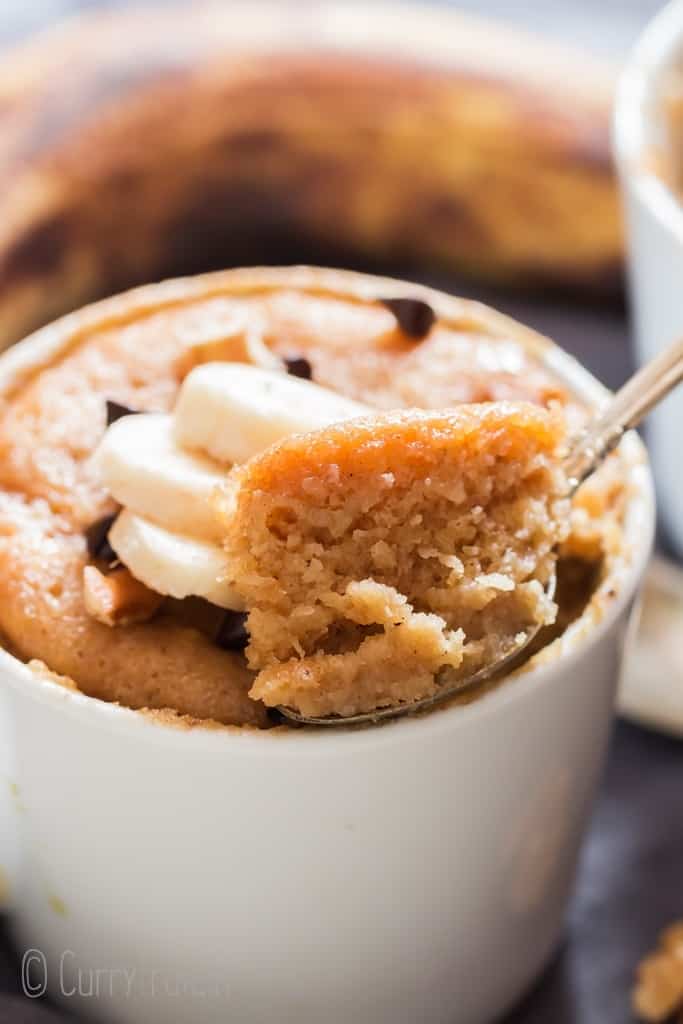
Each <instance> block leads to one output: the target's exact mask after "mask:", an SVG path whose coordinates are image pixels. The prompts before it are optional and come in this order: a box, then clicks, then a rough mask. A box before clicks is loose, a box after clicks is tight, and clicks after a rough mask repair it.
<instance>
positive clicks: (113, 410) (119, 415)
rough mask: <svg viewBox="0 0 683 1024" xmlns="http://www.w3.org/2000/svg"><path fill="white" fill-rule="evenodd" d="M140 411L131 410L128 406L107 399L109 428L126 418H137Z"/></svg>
mask: <svg viewBox="0 0 683 1024" xmlns="http://www.w3.org/2000/svg"><path fill="white" fill-rule="evenodd" d="M140 411H141V410H140V409H129V408H128V406H127V405H121V403H120V402H112V401H110V400H109V399H107V426H108V427H110V426H111V425H112V423H116V421H117V420H120V419H123V417H124V416H137V414H138V413H139V412H140Z"/></svg>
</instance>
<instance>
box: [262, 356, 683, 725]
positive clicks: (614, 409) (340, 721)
mask: <svg viewBox="0 0 683 1024" xmlns="http://www.w3.org/2000/svg"><path fill="white" fill-rule="evenodd" d="M681 380H683V339H681V340H680V341H677V342H675V343H674V344H673V345H671V346H670V347H669V348H667V349H665V350H664V351H663V352H661V353H660V354H659V355H658V356H656V358H655V359H653V360H651V362H649V363H648V364H647V365H646V366H644V367H643V368H642V369H641V370H639V371H638V372H637V373H636V374H634V376H633V377H631V379H630V380H629V381H627V383H626V384H624V386H623V387H622V388H621V390H619V391H618V392H617V393H616V395H614V397H613V398H612V400H611V401H610V402H609V403H608V404H607V406H606V407H605V408H604V409H603V410H602V411H601V412H599V413H597V415H596V416H595V417H594V418H593V419H592V420H591V421H590V422H589V423H588V424H587V426H586V427H585V428H584V429H583V430H582V432H581V433H580V434H579V435H578V436H577V437H576V438H574V441H573V442H572V444H571V447H570V450H569V453H568V454H567V456H566V457H565V460H564V467H563V468H564V472H565V475H566V477H567V481H568V484H569V494H570V496H571V495H573V494H574V493H575V492H576V491H577V489H578V488H579V487H580V486H581V484H582V483H583V482H584V480H586V478H587V477H589V476H590V475H591V474H592V473H593V472H594V471H595V470H596V469H597V468H598V466H599V465H600V464H601V463H602V461H603V460H604V459H605V457H606V456H607V455H609V453H610V452H611V451H612V450H613V449H614V448H616V446H617V445H618V444H619V442H620V440H621V438H622V437H623V435H624V434H625V433H626V431H627V430H630V429H632V428H633V427H637V426H638V424H639V423H640V422H641V420H643V419H644V417H645V416H647V414H648V412H650V410H651V409H652V408H653V407H654V406H655V405H657V404H658V403H659V402H660V401H661V400H662V399H663V398H665V397H666V396H667V395H668V394H669V392H670V391H672V390H673V389H674V388H675V387H676V386H677V385H678V384H679V383H680V382H681ZM555 585H556V579H555V576H554V575H553V576H552V577H551V579H550V580H549V581H548V582H547V584H546V593H547V594H548V596H549V597H550V598H552V597H553V596H554V594H555ZM540 629H541V626H537V627H535V628H533V629H530V630H528V631H527V632H526V633H525V634H524V635H523V639H521V640H520V641H517V640H516V639H513V640H511V641H510V646H509V647H508V649H507V650H506V651H505V652H504V653H503V654H502V655H501V656H500V657H499V658H496V660H495V661H493V662H491V663H490V664H489V665H484V666H483V667H482V668H480V669H478V670H477V671H476V672H474V673H473V674H472V675H470V676H466V677H463V678H458V679H455V680H453V681H452V682H444V683H443V685H442V686H441V687H440V688H439V690H438V691H437V692H436V693H435V694H433V695H432V696H431V697H426V698H424V699H423V700H418V701H414V702H412V703H406V704H397V705H395V706H394V707H388V708H378V709H377V710H375V711H369V712H365V713H364V714H360V715H351V716H349V717H342V716H340V715H329V716H327V717H324V718H315V717H310V716H307V715H302V714H300V713H299V712H298V711H295V710H294V709H293V708H288V707H279V708H278V711H279V712H280V713H281V714H282V715H283V716H284V717H285V718H288V719H290V720H291V721H293V722H298V723H299V724H301V725H328V726H330V725H331V726H344V725H367V724H369V723H374V722H382V721H386V720H387V719H390V718H400V717H402V716H403V715H410V714H415V713H416V712H420V711H425V710H427V709H428V708H432V707H434V706H435V705H436V704H440V703H442V702H443V701H446V700H448V699H449V698H451V697H454V696H455V695H456V694H462V693H465V692H468V693H472V692H473V691H474V690H476V689H478V688H479V687H481V686H483V685H484V684H485V683H486V682H488V681H489V680H490V679H491V678H492V677H493V676H495V675H497V674H498V673H499V672H501V671H502V670H503V669H504V668H506V667H509V666H510V663H511V662H513V661H514V660H516V659H517V658H519V656H520V655H521V654H522V652H523V651H524V650H526V648H527V647H528V646H529V644H530V643H531V641H532V640H533V639H534V637H536V636H537V634H538V632H539V630H540Z"/></svg>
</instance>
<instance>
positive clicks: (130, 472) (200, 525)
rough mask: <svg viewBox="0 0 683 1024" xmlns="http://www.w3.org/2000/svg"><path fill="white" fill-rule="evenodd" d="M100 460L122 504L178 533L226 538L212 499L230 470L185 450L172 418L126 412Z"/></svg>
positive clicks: (105, 478) (99, 468)
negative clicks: (134, 414) (177, 436)
mask: <svg viewBox="0 0 683 1024" xmlns="http://www.w3.org/2000/svg"><path fill="white" fill-rule="evenodd" d="M94 460H95V467H96V469H97V471H98V472H99V474H100V476H101V479H102V482H103V484H104V485H105V487H106V488H107V490H108V491H109V492H110V494H111V495H112V497H113V498H114V499H115V500H116V501H118V502H119V504H121V505H124V506H126V508H129V509H131V510H132V511H133V512H135V513H137V514H138V515H140V516H144V517H145V518H146V519H149V520H151V521H152V522H154V523H157V524H158V525H160V526H164V527H166V528H167V529H169V530H171V531H174V532H176V533H188V534H190V535H191V536H192V537H195V538H198V539H200V540H207V541H217V540H220V537H221V533H220V529H219V526H218V524H217V523H216V521H215V516H214V515H213V512H212V508H211V497H212V495H213V493H214V491H215V490H216V488H217V487H218V485H219V484H221V483H223V482H224V481H225V475H226V474H225V470H224V469H221V468H220V467H219V466H216V464H215V463H214V462H212V461H211V460H210V459H208V458H206V457H204V456H202V455H199V454H193V453H190V452H184V451H182V450H181V449H179V448H178V445H177V443H176V441H175V439H174V437H173V418H172V417H171V416H165V415H163V414H157V413H148V414H147V413H146V414H143V415H137V416H125V417H124V418H123V419H120V420H118V421H117V422H116V423H114V424H112V426H111V427H109V429H108V430H107V432H106V434H105V435H104V438H103V440H102V441H101V443H100V446H99V448H98V449H97V451H96V453H95V456H94Z"/></svg>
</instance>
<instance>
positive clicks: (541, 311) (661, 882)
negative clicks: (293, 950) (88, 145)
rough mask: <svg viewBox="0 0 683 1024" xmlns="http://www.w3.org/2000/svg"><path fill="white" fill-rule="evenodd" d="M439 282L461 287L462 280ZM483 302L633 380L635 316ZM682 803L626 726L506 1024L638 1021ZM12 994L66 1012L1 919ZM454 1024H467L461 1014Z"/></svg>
mask: <svg viewBox="0 0 683 1024" xmlns="http://www.w3.org/2000/svg"><path fill="white" fill-rule="evenodd" d="M86 6H97V4H93V3H91V4H87V3H79V2H78V0H42V2H37V3H27V2H26V0H0V18H2V19H3V20H2V22H0V32H1V31H3V30H4V33H5V36H8V35H10V34H24V33H25V32H26V31H28V30H29V29H30V28H31V27H34V26H36V25H38V24H40V23H42V22H43V21H44V20H45V19H46V18H48V17H50V16H54V15H55V14H56V13H57V12H58V11H59V10H61V11H72V10H76V9H77V8H78V7H86ZM462 6H465V7H468V8H470V9H473V10H476V11H479V12H482V11H484V12H486V11H489V12H492V13H496V14H505V15H507V16H508V17H510V18H512V19H516V20H521V21H526V23H530V24H533V25H535V26H536V27H538V28H546V29H550V30H552V31H554V32H556V33H557V34H559V35H563V36H564V37H565V38H568V39H572V40H575V41H579V42H585V43H586V44H590V45H591V48H593V49H597V50H601V49H602V50H609V51H612V52H623V50H624V49H625V48H626V47H627V45H628V44H629V43H630V42H631V40H632V39H633V37H634V36H635V34H636V32H637V31H638V28H639V27H640V25H641V24H642V23H643V22H644V20H646V18H647V17H648V16H649V15H650V14H651V13H652V12H653V11H654V10H656V9H658V8H659V6H661V5H660V4H659V3H657V2H654V0H643V2H637V0H603V2H602V3H601V4H600V5H599V7H598V6H597V5H596V3H595V0H535V2H534V0H520V2H519V3H508V2H506V0H485V2H478V0H464V2H463V4H462ZM438 283H440V284H445V285H446V286H449V285H450V287H451V288H453V290H457V284H456V283H454V282H438ZM470 292H471V289H470ZM480 297H483V298H487V299H492V300H493V301H494V302H495V304H497V305H498V306H499V307H501V308H503V309H505V310H506V311H507V312H510V313H512V314H513V315H516V316H518V317H519V318H520V319H523V320H525V321H526V322H528V323H530V324H532V325H533V326H536V327H539V328H540V329H541V330H543V331H545V332H546V333H548V334H551V335H553V336H554V337H555V338H556V339H557V340H558V341H560V342H561V343H562V344H564V345H565V347H567V348H568V349H569V350H570V351H572V352H574V354H576V355H577V356H578V357H579V358H580V359H581V360H582V361H583V362H584V363H586V365H588V366H589V367H590V368H591V369H593V371H594V372H595V373H596V374H597V375H598V376H599V377H600V378H601V379H603V380H604V381H605V382H606V383H608V384H610V385H612V386H614V385H617V384H619V383H620V382H621V381H622V380H623V379H624V378H625V376H626V375H627V373H628V371H629V367H630V356H629V347H628V343H627V333H628V329H627V323H626V318H625V315H624V314H623V312H621V311H619V310H614V309H595V308H593V309H590V308H577V307H576V305H575V304H572V305H570V304H568V303H566V302H559V301H558V302H550V301H541V300H540V299H539V298H538V297H530V298H527V299H520V298H519V297H511V296H509V295H504V294H503V295H500V294H494V295H491V294H489V293H487V294H484V295H482V296H480ZM682 805H683V746H681V745H680V744H679V743H677V742H675V741H673V740H668V739H665V738H663V737H659V736H656V735H654V734H651V733H648V732H645V731H644V730H641V729H637V728H635V727H633V726H629V725H626V724H623V723H621V724H619V725H618V726H617V727H616V729H615V735H614V738H613V742H612V746H611V752H610V757H609V761H608V765H607V769H606V774H605V779H604V783H603V786H602V789H601V793H600V796H599V800H598V803H597V806H596V809H595V813H594V815H593V820H592V827H591V830H590V833H589V837H588V841H587V843H586V846H585V848H584V852H583V856H582V859H581V867H580V872H579V878H578V884H577V889H576V893H575V896H574V899H573V902H572V906H571V910H570V914H569V919H568V923H567V930H566V938H565V942H564V944H563V947H562V949H561V950H560V951H559V953H558V955H557V957H556V959H555V961H554V963H553V964H552V965H551V966H550V967H549V969H548V970H547V972H546V973H545V975H544V977H543V978H542V979H541V981H540V982H539V984H538V986H537V988H536V989H535V991H534V992H533V993H532V994H531V995H530V996H529V997H528V998H527V1000H526V1001H525V1002H524V1003H523V1005H522V1006H520V1007H519V1008H518V1009H517V1010H516V1011H515V1012H514V1013H513V1014H512V1015H511V1016H510V1017H509V1018H508V1019H507V1021H506V1022H505V1024H629V1022H630V1021H631V1020H632V1018H631V1014H630V1012H629V1005H628V1004H629V989H630V986H631V983H632V977H633V970H634V966H635V964H636V963H637V961H638V959H639V958H640V957H641V956H642V955H643V954H644V953H645V952H646V951H647V950H648V949H649V948H650V947H651V946H652V945H653V943H654V941H655V939H656V936H657V933H658V931H659V930H660V929H661V928H662V927H663V926H664V925H666V924H667V923H668V922H669V921H670V920H671V919H673V918H675V917H676V916H682V917H683V814H682V813H681V810H682ZM76 841H77V840H76ZM131 855H134V850H131ZM264 983H266V984H267V979H264ZM0 991H2V992H4V993H7V995H6V996H2V995H0V1024H46V1022H47V1021H49V1020H56V1019H62V1018H61V1015H60V1016H59V1017H58V1016H57V1015H56V1011H55V1016H54V1017H53V1014H52V1013H51V1012H50V1009H49V1007H47V1006H46V1005H45V1004H43V1003H40V1004H38V1003H35V1002H29V1001H28V1000H22V999H20V998H19V968H18V961H17V956H16V953H13V952H12V951H11V950H10V945H9V941H8V938H7V934H6V931H5V930H3V927H2V923H1V919H0ZM188 1024H191V1022H190V1021H188ZM231 1024H240V1022H239V1021H234V1022H231ZM321 1024H325V1022H324V1021H321ZM349 1024H352V1022H349ZM416 1024H418V1022H416ZM453 1024H458V1017H457V1010H456V1009H454V1014H453Z"/></svg>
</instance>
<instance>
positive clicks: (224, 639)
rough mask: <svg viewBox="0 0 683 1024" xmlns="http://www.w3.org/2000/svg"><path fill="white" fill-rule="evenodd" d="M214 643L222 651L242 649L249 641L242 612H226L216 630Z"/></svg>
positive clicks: (245, 619) (244, 616)
mask: <svg viewBox="0 0 683 1024" xmlns="http://www.w3.org/2000/svg"><path fill="white" fill-rule="evenodd" d="M214 643H216V644H217V645H218V646H219V647H221V648H222V649H223V650H224V651H243V650H244V648H245V647H246V646H247V644H248V643H249V633H248V632H247V616H246V615H244V614H243V613H242V612H226V613H225V615H224V616H223V620H222V622H221V623H220V625H219V627H218V629H217V630H216V635H215V637H214Z"/></svg>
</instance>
